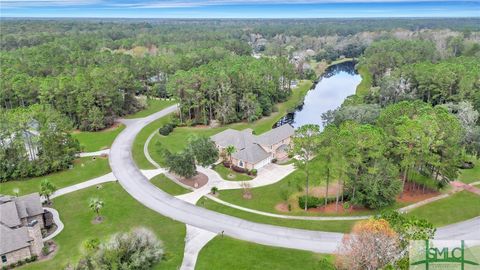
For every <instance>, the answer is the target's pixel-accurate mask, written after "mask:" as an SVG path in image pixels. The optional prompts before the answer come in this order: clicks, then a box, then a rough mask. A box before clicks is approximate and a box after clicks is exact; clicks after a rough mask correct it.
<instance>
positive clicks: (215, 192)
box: [210, 187, 218, 194]
mask: <svg viewBox="0 0 480 270" xmlns="http://www.w3.org/2000/svg"><path fill="white" fill-rule="evenodd" d="M210 192H212V194H217V192H218V188H217V187H212V188H211V189H210Z"/></svg>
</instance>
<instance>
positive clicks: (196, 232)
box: [180, 224, 217, 270]
mask: <svg viewBox="0 0 480 270" xmlns="http://www.w3.org/2000/svg"><path fill="white" fill-rule="evenodd" d="M216 235H217V234H215V233H212V232H209V231H206V230H203V229H200V228H197V227H194V226H191V225H188V224H187V234H186V237H185V250H184V253H183V261H182V266H181V267H180V270H194V269H195V264H196V262H197V258H198V253H199V252H200V250H201V249H202V248H203V247H204V246H205V245H206V244H207V243H208V242H209V241H210V240H212V239H213V238H214V237H215V236H216Z"/></svg>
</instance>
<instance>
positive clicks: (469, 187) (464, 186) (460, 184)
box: [450, 181, 480, 196]
mask: <svg viewBox="0 0 480 270" xmlns="http://www.w3.org/2000/svg"><path fill="white" fill-rule="evenodd" d="M450 185H452V186H453V187H454V188H459V189H463V190H466V191H469V192H471V193H473V194H477V195H479V196H480V188H477V187H474V186H473V184H465V183H463V182H460V181H452V182H450Z"/></svg>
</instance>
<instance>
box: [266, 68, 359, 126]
mask: <svg viewBox="0 0 480 270" xmlns="http://www.w3.org/2000/svg"><path fill="white" fill-rule="evenodd" d="M360 81H361V77H360V75H358V73H357V71H356V70H355V62H353V61H349V62H343V63H340V64H336V65H333V66H330V67H328V68H327V69H326V70H325V73H324V74H323V75H322V76H320V78H319V79H318V82H317V84H316V85H315V86H314V87H312V89H311V90H310V91H308V93H307V95H306V96H305V99H304V101H303V104H302V105H300V106H298V107H297V108H296V109H295V111H293V112H291V113H288V114H287V115H285V116H284V117H283V118H282V119H280V121H278V122H277V123H276V124H275V125H274V126H273V127H274V128H275V127H278V126H281V125H284V124H287V123H288V124H291V125H292V126H293V127H295V128H298V127H300V126H303V125H305V124H317V125H319V126H320V127H323V123H322V114H323V113H324V112H326V111H328V110H334V109H336V108H338V107H339V106H340V105H342V103H343V101H344V100H345V99H346V98H347V97H348V96H350V95H353V94H355V90H356V88H357V85H358V84H359V83H360Z"/></svg>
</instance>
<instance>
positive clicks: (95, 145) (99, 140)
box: [72, 124, 125, 152]
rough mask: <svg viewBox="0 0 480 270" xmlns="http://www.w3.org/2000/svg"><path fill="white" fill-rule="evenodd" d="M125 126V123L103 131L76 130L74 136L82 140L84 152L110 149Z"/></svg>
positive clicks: (81, 144)
mask: <svg viewBox="0 0 480 270" xmlns="http://www.w3.org/2000/svg"><path fill="white" fill-rule="evenodd" d="M124 128H125V126H124V125H123V124H119V125H118V126H115V127H112V128H108V129H105V130H102V131H95V132H93V131H92V132H89V131H81V132H74V133H72V136H73V137H74V138H76V139H77V140H78V141H79V142H80V146H81V149H82V151H83V152H96V151H100V150H103V149H108V148H110V146H111V145H112V143H113V141H114V140H115V138H116V137H117V135H118V134H119V133H120V132H122V130H123V129H124Z"/></svg>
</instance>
